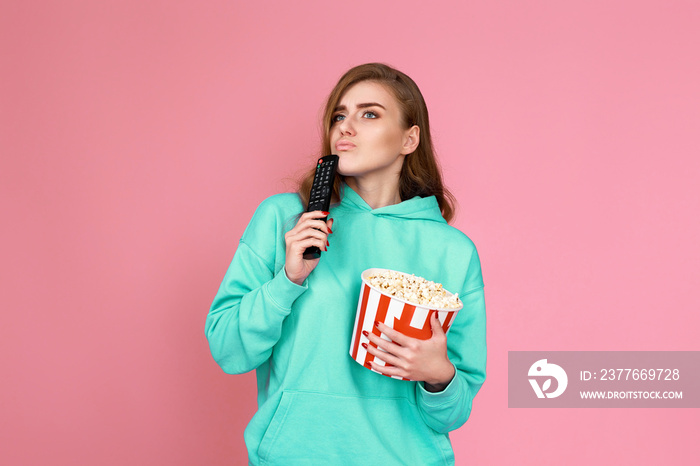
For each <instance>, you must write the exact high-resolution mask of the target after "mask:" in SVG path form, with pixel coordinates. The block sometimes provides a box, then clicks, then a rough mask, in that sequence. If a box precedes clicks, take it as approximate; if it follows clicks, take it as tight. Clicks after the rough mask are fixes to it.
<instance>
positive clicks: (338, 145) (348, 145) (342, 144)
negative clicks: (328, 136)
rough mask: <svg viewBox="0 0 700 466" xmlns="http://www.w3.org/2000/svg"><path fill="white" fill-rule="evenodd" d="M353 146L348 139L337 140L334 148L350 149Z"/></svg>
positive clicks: (339, 149)
mask: <svg viewBox="0 0 700 466" xmlns="http://www.w3.org/2000/svg"><path fill="white" fill-rule="evenodd" d="M354 148H355V144H353V143H352V142H350V141H338V142H336V143H335V149H336V150H338V151H341V150H350V149H354Z"/></svg>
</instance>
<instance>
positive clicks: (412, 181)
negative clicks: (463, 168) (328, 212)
mask: <svg viewBox="0 0 700 466" xmlns="http://www.w3.org/2000/svg"><path fill="white" fill-rule="evenodd" d="M361 81H373V82H377V83H379V84H382V85H384V86H385V87H386V89H387V90H389V91H390V92H391V93H392V94H393V95H394V98H396V101H397V102H398V104H399V108H400V109H401V114H402V117H403V118H402V119H403V124H404V126H405V129H408V128H410V127H412V126H413V125H417V126H418V127H419V128H420V138H419V144H418V147H417V148H416V150H415V152H413V153H411V154H409V155H407V156H406V157H405V158H404V162H403V166H402V167H401V174H400V175H399V194H400V196H401V200H402V201H405V200H407V199H411V198H413V197H414V196H421V197H428V196H435V197H436V198H437V201H438V205H439V206H440V211H441V212H442V216H443V218H444V219H445V220H446V221H447V222H449V221H451V220H452V218H453V217H454V213H455V206H456V200H455V198H454V196H453V195H452V193H450V191H449V190H448V189H447V188H446V187H445V186H444V184H443V182H442V173H441V171H440V167H439V166H438V163H437V159H436V157H435V149H434V148H433V141H432V138H431V136H430V123H429V121H428V108H427V106H426V105H425V100H423V95H422V94H421V92H420V90H419V89H418V86H417V85H416V83H415V82H413V80H412V79H411V78H409V77H408V76H406V75H405V74H404V73H402V72H401V71H399V70H396V69H394V68H392V67H390V66H388V65H385V64H383V63H366V64H364V65H359V66H356V67H354V68H352V69H350V70H349V71H348V72H346V73H345V74H344V75H343V77H342V78H340V81H338V84H336V85H335V88H333V91H331V93H330V95H329V96H328V100H327V101H326V107H325V110H324V113H323V120H322V123H321V124H322V128H321V129H322V134H323V141H322V143H321V151H320V153H319V154H320V155H319V156H320V157H322V156H324V155H327V154H330V153H332V151H331V147H330V131H331V118H332V116H333V111H334V109H335V108H336V107H337V106H338V102H340V99H341V98H342V97H343V95H344V94H345V92H346V91H347V90H348V89H349V88H350V87H351V86H353V85H354V84H357V83H359V82H361ZM315 172H316V167H315V166H314V167H313V168H312V169H310V170H309V171H308V172H306V173H305V174H304V175H303V176H302V178H301V180H300V181H299V188H298V194H299V196H300V197H301V200H302V204H303V205H308V202H309V194H310V191H311V184H312V183H313V180H314V173H315ZM344 178H345V177H343V176H342V175H340V174H338V175H337V176H336V180H335V184H334V186H333V197H332V198H331V202H332V203H334V202H340V183H341V182H342V181H343V180H344Z"/></svg>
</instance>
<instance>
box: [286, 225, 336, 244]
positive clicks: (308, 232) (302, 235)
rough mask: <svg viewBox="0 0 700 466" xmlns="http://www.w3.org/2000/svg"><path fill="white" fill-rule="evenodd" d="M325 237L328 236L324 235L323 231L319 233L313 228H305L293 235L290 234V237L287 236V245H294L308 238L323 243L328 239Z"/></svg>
mask: <svg viewBox="0 0 700 466" xmlns="http://www.w3.org/2000/svg"><path fill="white" fill-rule="evenodd" d="M290 233H291V232H290ZM327 236H328V235H327V234H326V233H324V232H323V231H319V230H317V229H315V228H307V229H305V230H302V231H298V232H294V233H291V234H290V235H288V236H287V243H294V242H297V241H303V240H306V239H309V238H317V239H319V240H321V241H323V242H324V243H325V242H326V240H327V239H328V238H327Z"/></svg>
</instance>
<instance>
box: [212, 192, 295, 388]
mask: <svg viewBox="0 0 700 466" xmlns="http://www.w3.org/2000/svg"><path fill="white" fill-rule="evenodd" d="M270 204H271V203H270V202H263V203H262V204H261V205H260V207H258V210H257V211H256V212H255V215H254V216H253V219H252V220H251V222H250V224H249V225H248V227H247V228H246V230H245V232H244V233H243V237H242V238H241V241H240V243H239V245H238V249H237V250H236V253H235V255H234V256H233V260H232V262H231V265H230V266H229V268H228V270H227V272H226V275H225V276H224V279H223V282H222V283H221V286H220V287H219V291H218V293H217V294H216V297H215V298H214V301H213V302H212V305H211V308H210V310H209V314H208V315H207V319H206V323H205V333H206V336H207V339H208V340H209V348H210V350H211V354H212V356H213V357H214V360H215V361H216V362H217V364H219V366H221V368H222V369H223V370H224V372H226V373H228V374H242V373H244V372H248V371H251V370H253V369H256V368H257V367H258V366H260V364H262V363H263V362H265V361H266V360H267V359H268V358H269V357H270V355H271V353H272V348H273V346H274V345H275V344H276V343H277V341H278V340H279V338H280V335H281V333H282V324H283V323H284V320H285V318H286V317H287V316H288V315H289V313H290V312H291V308H292V304H293V303H294V301H295V300H296V299H297V298H298V297H299V296H300V295H301V294H302V293H304V291H306V289H307V286H306V282H304V284H303V286H299V285H297V284H296V283H293V282H292V281H290V280H289V278H288V277H287V274H286V272H285V269H284V267H282V268H281V269H280V270H279V271H278V272H276V273H275V271H274V265H275V254H276V252H275V248H276V245H277V244H278V238H277V234H278V233H279V234H282V230H281V229H280V228H277V224H278V223H279V220H278V218H277V215H276V213H275V211H274V209H273V208H272V205H270Z"/></svg>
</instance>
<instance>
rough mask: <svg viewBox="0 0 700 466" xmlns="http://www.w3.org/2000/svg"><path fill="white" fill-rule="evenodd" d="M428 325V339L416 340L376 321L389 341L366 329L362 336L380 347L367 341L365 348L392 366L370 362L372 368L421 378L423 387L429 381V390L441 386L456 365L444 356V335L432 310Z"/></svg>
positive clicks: (396, 374)
mask: <svg viewBox="0 0 700 466" xmlns="http://www.w3.org/2000/svg"><path fill="white" fill-rule="evenodd" d="M430 325H431V327H432V330H433V336H432V337H430V339H428V340H419V339H417V338H411V337H409V336H406V335H404V334H402V333H399V332H397V331H396V330H394V329H391V328H389V327H387V326H386V325H384V324H382V323H381V322H380V323H378V324H377V328H378V329H379V331H380V332H382V333H383V334H384V335H386V336H387V337H389V338H391V340H392V341H386V340H385V339H383V338H381V337H379V336H377V335H375V334H373V333H368V332H367V333H366V334H365V336H366V337H367V338H369V340H370V341H371V342H372V343H374V344H375V345H377V347H378V348H379V349H377V348H375V347H374V346H372V345H367V351H368V352H369V353H370V354H373V355H374V356H375V357H376V358H378V359H381V360H382V361H384V362H386V363H387V364H390V365H391V366H381V365H379V364H376V363H372V362H371V363H370V364H371V365H372V369H374V370H375V371H377V372H381V373H382V374H385V375H389V376H392V375H395V376H399V377H404V378H407V379H411V380H417V381H423V382H425V383H426V388H428V389H429V388H430V387H427V384H429V385H431V386H432V388H434V389H435V390H431V391H439V390H442V389H444V388H445V387H446V386H447V385H448V384H449V383H450V381H451V380H452V378H453V377H454V375H455V369H454V366H453V365H452V363H451V362H450V359H449V358H448V357H447V335H445V332H444V331H443V330H442V326H441V325H440V321H439V320H438V318H437V313H435V312H433V313H431V317H430ZM365 344H366V343H364V344H363V346H364V345H365ZM382 350H384V351H382Z"/></svg>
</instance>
